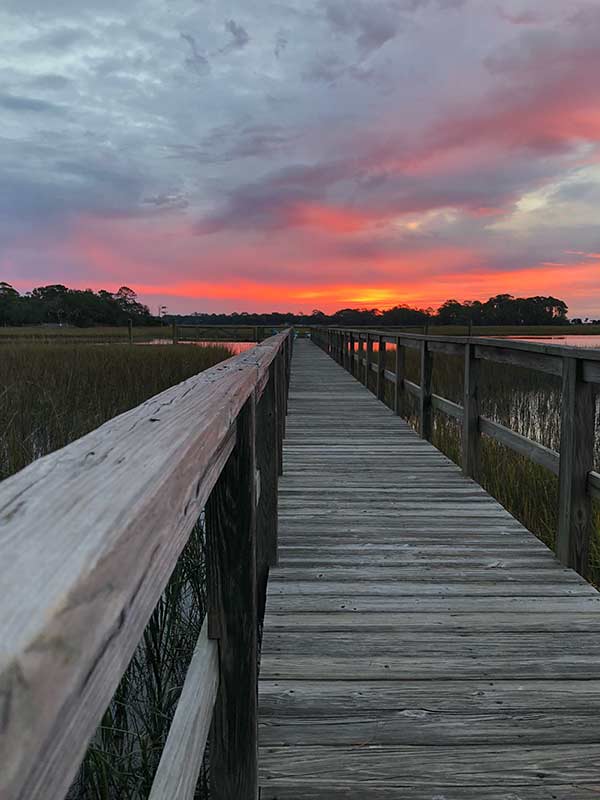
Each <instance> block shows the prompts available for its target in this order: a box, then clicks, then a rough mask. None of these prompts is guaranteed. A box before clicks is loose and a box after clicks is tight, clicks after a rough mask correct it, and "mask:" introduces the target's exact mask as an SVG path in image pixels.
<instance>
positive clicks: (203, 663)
mask: <svg viewBox="0 0 600 800" xmlns="http://www.w3.org/2000/svg"><path fill="white" fill-rule="evenodd" d="M218 687H219V646H218V644H217V642H215V641H212V640H210V639H209V638H208V620H207V619H205V621H204V624H203V626H202V630H201V632H200V636H199V637H198V642H197V644H196V647H195V649H194V653H193V655H192V660H191V662H190V665H189V667H188V671H187V674H186V676H185V681H184V684H183V689H182V690H181V695H180V697H179V702H178V703H177V709H176V710H175V715H174V717H173V722H172V723H171V728H170V730H169V735H168V737H167V741H166V743H165V747H164V749H163V752H162V756H161V758H160V762H159V765H158V769H157V770H156V775H155V776H154V782H153V783H152V791H151V792H150V797H149V800H193V797H194V795H195V792H196V784H197V783H198V775H199V774H200V768H201V766H202V758H203V756H204V748H205V747H206V740H207V738H208V732H209V730H210V726H211V722H212V716H213V708H214V705H215V700H216V697H217V690H218Z"/></svg>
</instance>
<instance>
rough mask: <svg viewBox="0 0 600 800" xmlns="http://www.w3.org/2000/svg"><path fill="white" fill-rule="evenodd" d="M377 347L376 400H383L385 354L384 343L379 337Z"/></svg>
mask: <svg viewBox="0 0 600 800" xmlns="http://www.w3.org/2000/svg"><path fill="white" fill-rule="evenodd" d="M377 346H378V348H379V352H378V358H377V399H378V400H383V398H384V395H385V352H386V343H385V339H384V338H383V336H379V339H378V342H377Z"/></svg>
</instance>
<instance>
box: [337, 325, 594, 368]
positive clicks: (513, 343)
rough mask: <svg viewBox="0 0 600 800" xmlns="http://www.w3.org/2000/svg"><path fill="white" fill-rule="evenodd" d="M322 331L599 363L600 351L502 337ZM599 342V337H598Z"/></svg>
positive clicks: (369, 330) (340, 329)
mask: <svg viewBox="0 0 600 800" xmlns="http://www.w3.org/2000/svg"><path fill="white" fill-rule="evenodd" d="M322 330H327V331H331V332H334V333H358V334H363V335H364V334H367V333H368V334H369V335H372V336H385V337H386V338H387V339H388V340H392V341H393V340H394V339H396V338H400V339H409V340H410V339H412V340H416V341H427V342H450V343H453V344H462V345H466V344H474V345H480V346H481V347H496V348H504V349H510V350H524V351H527V352H530V353H540V354H543V355H547V356H558V357H563V356H568V357H570V358H584V359H586V360H588V361H600V350H594V349H592V348H587V347H572V346H571V345H558V344H541V343H538V342H530V341H519V340H515V339H508V338H503V337H497V338H496V337H490V336H443V335H441V334H430V333H427V334H425V333H402V332H400V331H398V332H396V331H390V330H389V329H388V330H386V329H385V328H343V327H336V326H330V327H326V328H323V329H322ZM598 340H599V342H600V336H599V337H598Z"/></svg>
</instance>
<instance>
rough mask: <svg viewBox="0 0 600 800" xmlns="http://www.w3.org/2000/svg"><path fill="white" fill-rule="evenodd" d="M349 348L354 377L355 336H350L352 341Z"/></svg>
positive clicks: (351, 370) (351, 371)
mask: <svg viewBox="0 0 600 800" xmlns="http://www.w3.org/2000/svg"><path fill="white" fill-rule="evenodd" d="M348 346H349V348H350V370H349V371H350V375H352V376H353V377H354V334H353V333H351V334H350V341H349V345H348Z"/></svg>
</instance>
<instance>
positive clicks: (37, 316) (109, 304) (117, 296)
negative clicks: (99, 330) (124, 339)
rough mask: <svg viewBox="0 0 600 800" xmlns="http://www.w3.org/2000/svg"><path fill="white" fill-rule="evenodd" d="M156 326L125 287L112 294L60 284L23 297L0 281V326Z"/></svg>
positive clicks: (147, 310)
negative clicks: (130, 324)
mask: <svg viewBox="0 0 600 800" xmlns="http://www.w3.org/2000/svg"><path fill="white" fill-rule="evenodd" d="M129 320H131V321H132V322H133V323H134V324H135V325H152V324H158V323H159V320H158V318H155V317H153V316H152V314H151V313H150V309H149V308H148V306H145V305H144V304H143V303H140V302H139V300H138V298H137V295H136V293H135V292H134V291H133V289H130V288H129V287H128V286H121V288H120V289H118V291H116V292H107V291H105V290H104V289H100V291H98V292H94V291H92V290H91V289H83V290H82V289H68V288H67V287H66V286H63V285H62V284H60V283H56V284H52V285H50V286H38V287H37V288H35V289H33V290H32V291H31V292H27V294H19V292H18V291H17V290H16V289H15V288H14V287H13V286H11V285H10V284H9V283H5V282H3V281H0V325H74V326H77V327H80V328H86V327H91V326H93V325H128V324H129Z"/></svg>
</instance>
